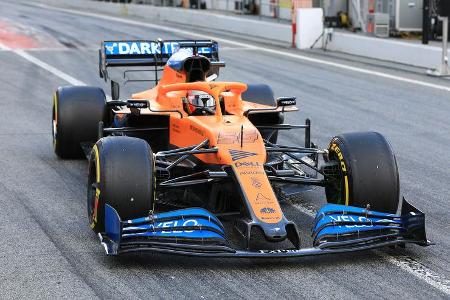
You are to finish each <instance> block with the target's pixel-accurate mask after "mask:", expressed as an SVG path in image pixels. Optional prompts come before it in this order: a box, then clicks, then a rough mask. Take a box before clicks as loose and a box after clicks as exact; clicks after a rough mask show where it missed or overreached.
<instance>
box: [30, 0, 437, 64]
mask: <svg viewBox="0 0 450 300" xmlns="http://www.w3.org/2000/svg"><path fill="white" fill-rule="evenodd" d="M28 1H30V0H28ZM33 1H34V2H41V3H44V4H50V5H54V6H57V7H73V8H77V9H83V10H85V11H91V12H101V13H108V14H111V15H123V14H125V13H126V14H128V15H130V16H139V17H143V18H146V19H147V20H149V22H152V21H153V20H154V21H156V22H157V21H170V22H177V23H179V24H186V25H191V26H194V27H195V26H198V27H202V28H211V29H213V30H220V31H226V32H231V33H234V34H243V35H248V36H252V37H257V38H262V39H264V40H268V41H270V40H271V41H274V42H277V43H280V42H281V43H284V44H286V45H290V43H291V38H292V37H291V26H290V25H288V24H279V23H277V22H267V21H261V20H259V19H258V18H248V17H245V16H242V17H239V16H227V15H222V14H218V13H213V12H207V11H204V10H199V11H197V10H189V9H182V8H171V7H155V6H144V5H127V6H124V5H123V4H116V3H105V2H102V3H100V2H96V1H91V0H77V1H74V0H33ZM297 31H298V30H297ZM327 48H328V50H331V51H340V52H343V53H348V54H354V55H358V56H363V57H369V58H375V59H380V60H384V61H392V62H397V63H402V64H407V65H411V66H417V67H424V68H435V67H437V66H438V65H439V64H440V60H441V49H440V47H437V46H430V45H421V44H417V43H411V42H403V41H399V40H394V39H379V38H375V37H367V36H361V35H356V34H352V33H346V32H336V31H335V32H334V33H333V38H332V40H331V41H330V42H329V43H328V47H327Z"/></svg>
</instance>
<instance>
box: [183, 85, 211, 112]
mask: <svg viewBox="0 0 450 300" xmlns="http://www.w3.org/2000/svg"><path fill="white" fill-rule="evenodd" d="M187 98H188V102H189V109H190V111H191V112H192V113H193V114H195V115H211V114H214V113H215V111H216V101H215V100H214V97H213V96H211V95H210V94H208V93H205V92H202V91H196V90H193V91H189V92H188V95H187Z"/></svg>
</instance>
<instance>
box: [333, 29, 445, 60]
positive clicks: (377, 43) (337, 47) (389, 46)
mask: <svg viewBox="0 0 450 300" xmlns="http://www.w3.org/2000/svg"><path fill="white" fill-rule="evenodd" d="M327 49H328V50H331V51H339V52H344V53H349V54H354V55H358V56H363V57H370V58H375V59H380V60H384V61H392V62H397V63H402V64H406V65H411V66H416V67H423V68H435V67H437V66H438V65H439V64H440V62H441V53H442V50H441V48H440V47H437V46H430V45H422V44H418V43H413V42H403V41H398V40H392V39H380V38H375V37H367V36H361V35H356V34H352V33H345V32H334V33H333V37H332V40H331V42H329V43H328V47H327Z"/></svg>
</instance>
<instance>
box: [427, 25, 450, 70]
mask: <svg viewBox="0 0 450 300" xmlns="http://www.w3.org/2000/svg"><path fill="white" fill-rule="evenodd" d="M439 20H441V21H442V61H441V66H440V67H438V68H437V69H436V70H428V71H427V74H428V75H430V76H437V77H444V76H450V70H449V68H448V17H439Z"/></svg>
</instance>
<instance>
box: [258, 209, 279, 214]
mask: <svg viewBox="0 0 450 300" xmlns="http://www.w3.org/2000/svg"><path fill="white" fill-rule="evenodd" d="M259 212H260V213H262V214H274V213H275V212H276V210H275V209H273V208H271V207H263V208H261V209H260V210H259Z"/></svg>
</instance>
